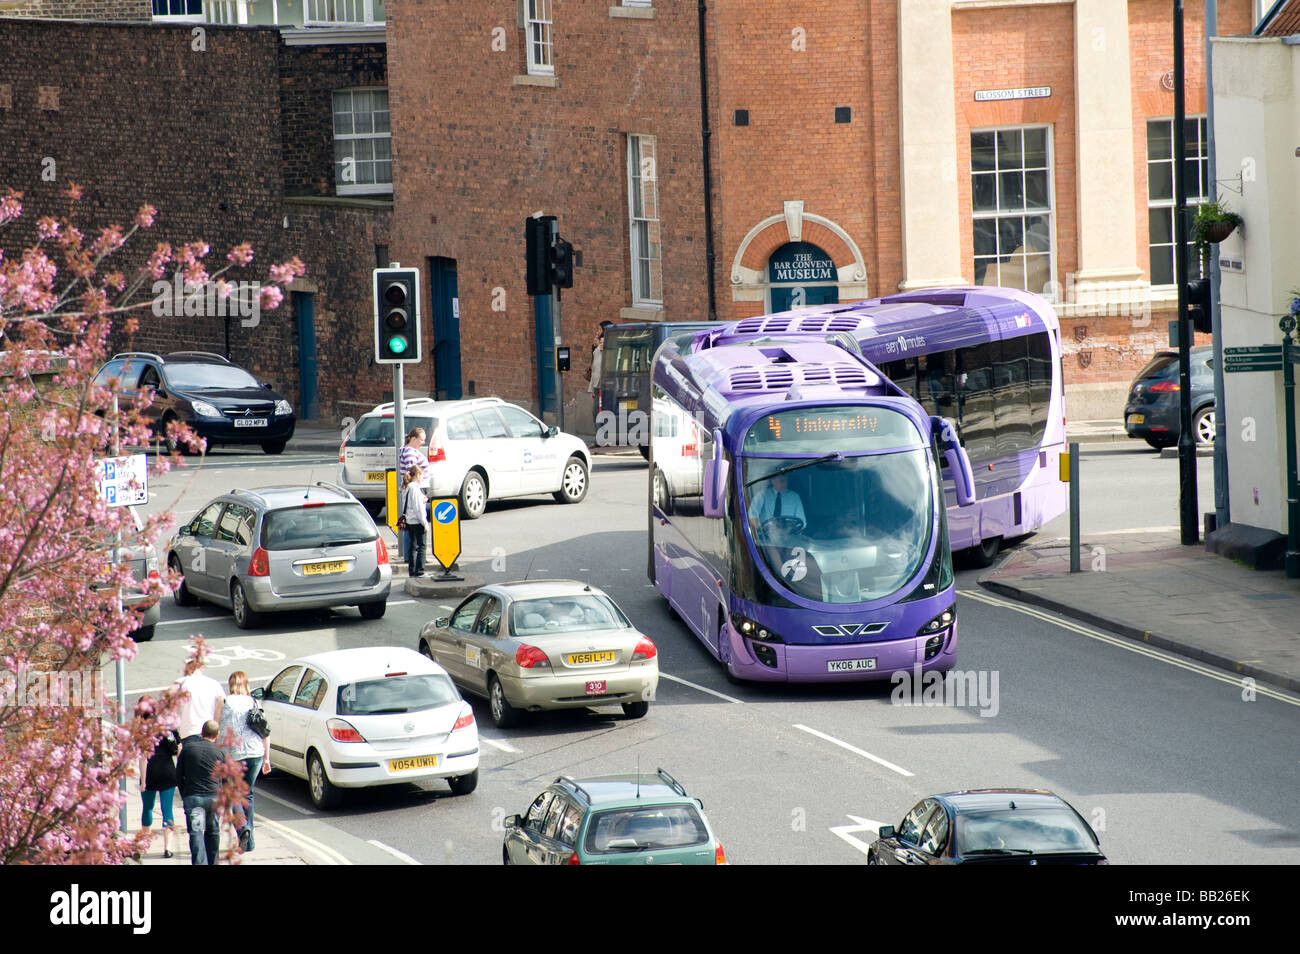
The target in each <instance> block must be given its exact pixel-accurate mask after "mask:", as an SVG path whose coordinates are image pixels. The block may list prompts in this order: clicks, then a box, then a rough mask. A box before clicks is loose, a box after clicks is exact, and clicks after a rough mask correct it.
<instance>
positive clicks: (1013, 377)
mask: <svg viewBox="0 0 1300 954" xmlns="http://www.w3.org/2000/svg"><path fill="white" fill-rule="evenodd" d="M1027 342H1028V338H1027V336H1025V335H1021V336H1019V337H1015V338H1004V339H1003V340H1001V341H998V342H994V348H993V355H994V364H993V368H994V383H995V387H994V403H993V416H994V419H995V420H996V421H997V453H998V454H999V455H1003V454H1016V453H1019V452H1020V451H1023V450H1028V449H1029V448H1030V447H1032V446H1033V444H1034V441H1033V440H1032V437H1031V433H1030V431H1031V428H1030V398H1029V350H1028V343H1027Z"/></svg>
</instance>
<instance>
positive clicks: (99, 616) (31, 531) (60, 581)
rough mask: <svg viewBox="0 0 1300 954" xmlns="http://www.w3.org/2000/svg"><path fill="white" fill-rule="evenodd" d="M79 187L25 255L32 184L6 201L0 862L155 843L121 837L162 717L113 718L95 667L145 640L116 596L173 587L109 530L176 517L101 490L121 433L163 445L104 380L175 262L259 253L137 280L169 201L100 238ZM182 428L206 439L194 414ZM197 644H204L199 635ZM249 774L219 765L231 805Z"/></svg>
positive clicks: (1, 358)
mask: <svg viewBox="0 0 1300 954" xmlns="http://www.w3.org/2000/svg"><path fill="white" fill-rule="evenodd" d="M66 194H67V199H68V208H67V213H66V214H65V215H64V216H62V217H60V218H55V217H49V216H47V217H44V218H41V219H40V220H39V221H38V222H37V223H36V229H35V236H36V238H35V242H34V243H33V244H32V245H31V246H30V247H28V248H24V249H22V250H20V251H17V252H16V253H13V254H10V253H8V252H6V251H5V250H4V248H3V237H4V230H5V226H6V225H8V224H11V223H12V222H14V221H15V220H17V219H19V218H20V217H21V215H22V212H23V209H22V195H21V193H17V192H14V191H13V190H9V191H8V194H7V195H3V196H0V864H11V863H24V862H29V863H38V864H49V863H62V862H71V863H78V864H98V863H105V862H108V863H112V862H119V861H121V860H122V859H124V858H125V857H128V856H130V855H132V854H134V853H135V852H137V851H138V850H139V848H140V847H141V846H140V845H139V839H138V838H123V837H119V835H118V831H117V829H118V813H119V808H120V806H121V803H122V794H121V792H120V789H119V786H120V783H121V781H122V779H123V778H124V777H125V776H126V775H127V774H129V773H130V772H132V771H133V768H134V767H135V766H137V765H138V764H139V762H140V759H141V757H142V756H143V757H146V758H147V757H148V755H149V754H150V753H151V752H152V750H153V747H154V745H155V744H156V741H157V739H156V738H155V736H154V731H155V729H154V728H153V723H143V724H142V723H141V722H140V721H139V720H133V721H130V722H127V723H125V724H122V725H119V724H117V721H116V719H115V717H114V716H115V710H116V706H115V704H114V703H112V702H111V701H110V700H109V699H108V697H107V696H106V685H105V680H103V679H101V678H99V674H100V672H101V671H102V669H101V667H103V666H106V665H107V664H108V663H109V662H110V661H113V660H117V659H130V658H131V657H133V656H134V655H135V651H136V647H135V643H134V642H133V641H132V639H131V637H130V634H131V632H132V631H133V630H134V629H135V628H136V627H137V626H138V617H137V616H136V615H135V613H134V612H133V611H131V610H129V609H123V607H122V605H121V602H120V601H119V599H118V593H119V590H120V589H122V588H125V587H131V586H136V587H139V586H143V587H144V588H145V589H146V590H147V592H148V593H149V594H150V595H152V596H155V597H158V598H161V597H162V596H163V594H164V593H166V592H167V590H168V587H169V586H170V585H172V584H173V583H174V582H175V581H171V580H168V579H164V578H161V577H158V576H154V577H153V578H150V579H146V580H145V581H143V583H140V582H138V581H135V580H133V576H132V572H131V569H130V566H129V565H128V564H127V563H125V562H124V563H122V564H120V565H117V566H112V565H111V560H112V556H111V555H112V553H113V552H114V550H113V549H112V542H113V540H114V538H115V537H116V535H117V534H118V533H119V532H120V533H121V534H123V535H124V536H125V539H126V540H127V541H128V543H131V544H138V543H145V542H152V541H154V540H155V539H156V538H157V537H158V535H159V533H160V531H162V530H163V529H164V528H165V527H166V526H168V525H169V524H170V522H171V516H170V514H162V515H155V516H153V517H150V518H149V519H148V520H147V521H146V525H145V528H144V531H143V533H137V531H136V529H135V526H134V523H133V521H132V519H131V517H130V515H129V514H128V513H127V512H126V510H125V509H124V508H116V507H109V506H107V505H106V503H105V502H104V500H103V498H102V496H101V494H100V492H99V489H98V483H97V474H98V469H99V468H98V459H100V458H103V457H105V456H108V455H110V454H111V453H112V450H113V448H114V447H115V446H116V444H115V438H116V440H117V441H118V442H120V444H121V445H124V446H130V445H145V444H148V443H149V442H150V439H151V434H150V431H149V428H148V426H147V424H146V423H145V421H144V418H143V416H142V413H141V412H142V411H143V410H144V409H145V407H146V406H147V402H148V400H149V399H148V397H147V396H146V397H142V398H141V399H140V402H139V403H137V404H135V405H132V406H126V407H122V408H121V409H120V411H119V413H117V414H116V415H114V413H113V411H112V410H111V408H112V404H113V401H112V397H113V396H112V394H111V393H110V392H109V391H108V390H107V389H105V388H102V387H98V386H96V385H95V384H94V382H93V377H94V375H95V372H96V371H97V369H98V368H99V367H100V366H101V365H102V364H103V363H104V361H105V359H106V357H107V354H108V351H107V349H108V345H109V337H110V334H111V333H112V332H113V331H114V330H125V331H126V332H127V333H133V332H134V331H135V329H136V328H137V326H138V321H139V319H138V317H137V315H138V314H139V312H140V311H141V309H147V308H149V306H150V300H149V299H148V298H146V297H145V295H146V294H147V292H148V290H149V289H151V288H152V283H153V282H155V281H158V280H160V279H162V278H164V277H165V276H167V275H168V273H169V271H170V272H172V273H173V274H174V273H175V272H177V271H179V272H180V273H181V275H182V277H183V280H184V281H185V282H193V283H195V284H202V283H205V282H208V281H216V282H218V283H221V284H222V285H224V284H225V282H226V279H225V278H223V275H224V273H226V272H227V271H228V270H230V269H231V268H236V267H240V268H243V267H247V266H248V265H249V264H250V263H251V262H252V260H253V249H252V248H251V247H250V246H249V245H248V244H247V243H244V244H241V245H238V246H236V247H235V248H234V249H232V250H231V251H230V253H229V254H228V255H227V264H225V265H224V266H222V267H221V268H220V269H218V270H217V271H215V272H213V273H212V274H209V273H208V271H207V268H206V266H205V265H204V263H203V260H204V259H205V258H206V257H207V255H208V254H209V247H208V245H207V243H205V242H201V241H196V242H191V243H189V244H186V245H182V246H180V247H179V248H173V247H171V246H170V245H168V244H166V243H158V244H157V245H156V246H155V248H154V250H153V252H152V253H150V254H149V255H148V256H147V258H146V259H145V261H144V264H143V266H141V267H139V268H137V269H135V270H134V272H133V274H128V272H127V271H126V270H115V269H113V268H111V265H112V264H113V259H114V256H115V255H116V256H119V257H120V256H121V255H122V250H123V248H124V246H126V245H127V243H128V242H130V241H131V240H132V239H133V238H134V237H135V236H136V234H137V233H138V232H140V231H142V230H145V229H148V228H150V227H151V226H152V225H153V223H154V218H155V216H156V215H157V212H156V210H155V209H153V208H152V207H150V206H147V205H145V206H142V207H141V208H140V210H139V212H138V213H137V214H136V216H135V219H134V221H133V223H132V224H131V226H130V227H129V228H126V229H123V228H122V227H120V226H117V225H111V226H107V227H103V228H100V229H98V231H97V233H96V234H94V235H87V234H84V233H83V232H82V231H81V230H79V229H78V228H77V227H76V226H75V225H74V224H73V223H74V218H75V213H76V212H77V208H76V204H77V202H78V200H79V199H80V198H81V189H80V188H79V187H78V186H75V185H74V186H71V187H70V188H69V189H68V190H67V193H66ZM56 261H57V263H56ZM304 271H305V269H304V268H303V265H302V263H301V262H299V261H298V260H297V259H296V258H295V259H293V260H292V261H290V262H287V263H284V264H282V265H276V266H272V268H271V275H270V281H269V284H267V283H265V282H264V283H263V288H262V289H261V301H260V306H261V307H262V308H268V309H269V308H272V307H274V305H275V304H278V303H279V299H280V297H281V291H280V289H279V288H278V287H275V286H276V285H279V284H287V283H288V282H290V281H292V280H293V279H294V278H296V277H298V276H300V275H302V274H303V273H304ZM226 287H229V286H226ZM268 289H269V290H270V291H272V292H274V294H267V291H268ZM169 428H170V433H171V436H172V437H173V438H174V439H175V440H177V441H179V442H182V443H185V444H187V445H189V446H190V447H192V448H195V449H201V446H202V442H201V441H199V440H198V439H197V438H196V437H195V435H194V434H193V432H191V431H190V430H189V429H188V428H187V427H185V426H184V425H179V424H175V423H173V424H171V425H169ZM179 463H181V461H180V458H179V457H178V456H176V455H172V456H170V457H167V456H162V455H159V456H158V457H157V458H156V459H155V461H154V463H153V465H152V466H153V469H154V472H157V473H162V472H166V471H167V470H168V469H169V468H170V467H172V466H174V465H176V464H179ZM191 652H192V654H193V653H200V654H201V653H202V652H204V648H203V645H202V641H201V640H198V641H197V642H196V644H195V646H194V647H193V649H192V650H191ZM177 675H178V676H179V675H180V673H177ZM179 702H180V700H179V699H178V698H177V697H176V693H175V692H173V691H170V690H169V691H167V692H165V693H163V694H161V697H160V698H159V699H157V701H156V704H155V715H156V716H157V719H155V722H156V721H159V720H170V719H174V717H175V714H176V710H177V709H178V706H179ZM237 770H238V763H235V762H233V760H230V763H229V764H228V765H227V766H225V767H224V769H223V770H222V772H221V773H220V774H221V775H222V777H223V779H224V781H223V792H222V795H221V797H220V799H219V806H220V808H221V810H222V811H223V812H224V813H225V814H226V815H227V816H229V815H230V814H231V813H232V812H233V810H234V807H235V806H236V805H237V804H238V803H240V802H241V801H242V800H243V799H244V797H245V796H246V794H247V787H246V786H245V785H244V783H243V780H242V777H239V773H238V771H237Z"/></svg>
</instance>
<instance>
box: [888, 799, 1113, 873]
mask: <svg viewBox="0 0 1300 954" xmlns="http://www.w3.org/2000/svg"><path fill="white" fill-rule="evenodd" d="M879 834H880V837H879V838H878V839H877V840H876V841H875V842H873V843H872V844H871V846H870V848H868V849H867V864H869V865H963V864H964V865H970V864H980V865H1104V864H1108V862H1107V861H1106V856H1105V855H1104V854H1102V852H1101V842H1100V841H1099V840H1098V838H1097V833H1096V832H1095V831H1093V830H1092V826H1091V825H1089V824H1088V823H1087V822H1086V821H1084V819H1083V816H1082V815H1080V814H1079V813H1078V812H1077V811H1075V809H1074V807H1073V806H1072V805H1071V804H1070V803H1069V802H1067V801H1065V799H1063V798H1060V797H1059V796H1057V795H1053V794H1052V793H1051V792H1047V791H1042V790H1040V789H1027V788H985V789H974V790H971V791H964V792H946V793H944V794H942V795H931V796H930V797H929V798H924V799H922V800H921V801H920V802H918V803H917V804H916V805H915V806H914V807H913V808H912V810H911V811H910V812H908V813H907V814H906V815H905V816H904V817H903V820H902V821H900V822H899V823H898V825H897V826H895V825H882V826H881V827H880V833H879Z"/></svg>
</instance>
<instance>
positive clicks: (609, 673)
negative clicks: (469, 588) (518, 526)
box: [419, 580, 659, 728]
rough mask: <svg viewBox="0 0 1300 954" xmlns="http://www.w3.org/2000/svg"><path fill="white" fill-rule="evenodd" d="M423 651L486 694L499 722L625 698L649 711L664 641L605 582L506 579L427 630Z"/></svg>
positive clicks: (630, 711) (633, 715) (630, 708)
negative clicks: (642, 626) (641, 627)
mask: <svg viewBox="0 0 1300 954" xmlns="http://www.w3.org/2000/svg"><path fill="white" fill-rule="evenodd" d="M419 649H420V652H422V653H424V655H426V656H428V657H429V658H430V659H432V660H433V661H434V662H436V663H438V665H440V666H442V667H443V668H444V669H446V670H447V672H448V674H450V676H451V678H452V679H453V680H455V682H456V684H457V685H458V686H460V687H461V689H463V690H465V691H467V692H472V693H475V694H476V695H480V696H483V697H485V698H486V699H487V700H488V704H489V706H490V708H491V713H492V721H493V723H494V724H496V725H497V727H499V728H506V727H509V726H511V725H513V724H515V723H516V722H517V721H518V720H519V718H520V716H521V714H522V713H524V712H535V711H538V710H541V709H579V708H585V707H588V706H605V705H621V706H622V707H623V713H624V714H625V715H626V716H627V717H628V718H629V719H639V718H641V717H642V716H644V715H645V714H646V713H647V712H648V711H649V710H650V701H651V700H652V699H653V698H654V694H655V690H656V689H657V688H658V685H659V661H658V659H657V658H656V657H657V656H658V650H657V649H656V648H655V644H654V643H652V642H651V641H650V640H649V639H648V638H647V637H646V636H644V635H643V634H642V633H640V632H638V631H637V630H636V629H635V628H634V627H633V626H632V623H631V622H630V621H629V620H628V618H627V617H626V616H625V615H624V614H623V611H622V610H620V609H619V608H618V606H617V605H616V604H615V603H614V601H613V600H611V599H610V598H609V597H608V596H606V595H605V594H604V593H603V592H602V591H601V590H599V589H597V588H596V587H594V586H591V585H589V584H586V583H579V582H577V581H574V580H547V581H545V582H536V583H531V582H525V583H502V584H499V585H492V586H484V587H481V588H480V589H478V590H476V591H474V592H473V593H471V594H470V595H469V596H468V597H466V598H465V601H464V602H462V603H461V604H460V605H459V606H458V607H456V609H455V610H454V611H453V612H452V614H451V616H444V617H442V618H440V619H436V620H434V621H433V622H432V623H429V624H427V625H426V626H425V627H424V629H422V630H421V631H420V645H419Z"/></svg>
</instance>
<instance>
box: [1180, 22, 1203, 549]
mask: <svg viewBox="0 0 1300 954" xmlns="http://www.w3.org/2000/svg"><path fill="white" fill-rule="evenodd" d="M1183 59H1184V57H1183V0H1174V269H1175V274H1176V278H1177V282H1178V430H1179V435H1178V525H1179V528H1180V530H1181V535H1182V542H1183V544H1184V545H1185V546H1190V545H1193V544H1196V543H1199V542H1200V533H1199V531H1198V527H1197V521H1196V509H1197V503H1198V501H1197V496H1196V445H1195V443H1194V439H1193V437H1192V323H1191V321H1189V320H1188V315H1187V177H1186V176H1185V175H1184V172H1185V170H1184V168H1183V167H1184V166H1185V165H1186V162H1185V161H1184V158H1185V156H1186V155H1187V136H1186V132H1185V130H1184V129H1183V124H1184V121H1185V120H1186V117H1187V109H1186V104H1185V102H1184V93H1185V90H1184V86H1185V83H1184V79H1185V77H1184V72H1185V69H1184V64H1183Z"/></svg>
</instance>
